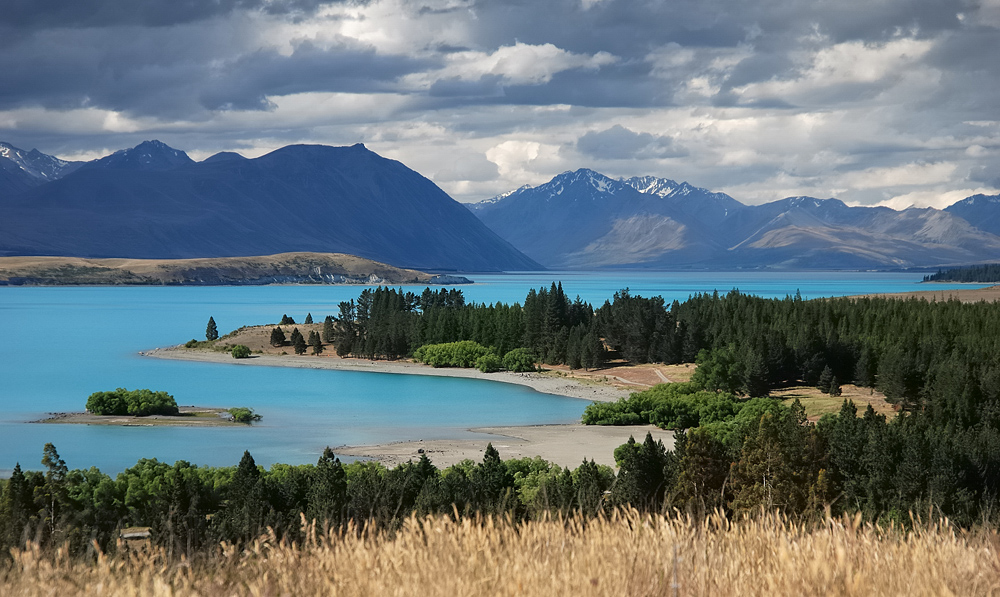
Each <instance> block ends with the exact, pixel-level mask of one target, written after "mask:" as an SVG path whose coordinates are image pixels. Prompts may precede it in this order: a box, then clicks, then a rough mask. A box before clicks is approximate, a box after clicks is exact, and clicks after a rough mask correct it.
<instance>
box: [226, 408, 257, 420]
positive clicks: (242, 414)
mask: <svg viewBox="0 0 1000 597" xmlns="http://www.w3.org/2000/svg"><path fill="white" fill-rule="evenodd" d="M228 412H229V415H230V416H231V417H232V418H233V421H235V422H237V423H246V424H247V425H249V424H250V423H253V422H254V421H259V420H261V418H262V417H261V416H260V415H259V414H257V413H255V412H253V409H252V408H247V407H245V406H238V407H236V408H230V409H229V411H228Z"/></svg>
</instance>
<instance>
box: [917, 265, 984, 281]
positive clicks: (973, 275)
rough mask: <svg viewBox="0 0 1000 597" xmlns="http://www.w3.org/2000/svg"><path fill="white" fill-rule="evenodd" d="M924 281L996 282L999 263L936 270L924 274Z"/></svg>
mask: <svg viewBox="0 0 1000 597" xmlns="http://www.w3.org/2000/svg"><path fill="white" fill-rule="evenodd" d="M924 282H969V283H979V284H996V283H997V282H1000V263H986V264H983V265H969V266H965V267H955V268H951V269H946V270H940V269H939V270H938V271H937V273H933V274H930V275H927V276H924Z"/></svg>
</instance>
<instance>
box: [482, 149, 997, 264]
mask: <svg viewBox="0 0 1000 597" xmlns="http://www.w3.org/2000/svg"><path fill="white" fill-rule="evenodd" d="M469 207H470V209H471V210H472V211H473V213H475V214H476V215H477V216H478V217H479V218H480V219H481V220H482V221H483V222H484V223H485V224H486V225H487V226H489V227H490V228H491V229H493V230H494V231H495V232H496V233H497V234H499V235H500V236H501V237H502V238H504V239H506V240H508V241H509V242H510V243H511V244H512V245H514V246H515V247H517V248H518V249H520V250H521V251H523V252H524V253H525V254H526V255H528V256H529V257H531V258H533V259H535V260H536V261H538V262H539V263H541V264H542V265H545V266H546V267H549V268H569V269H576V268H650V269H675V268H706V269H714V268H761V267H769V268H788V269H894V268H908V267H939V266H948V265H957V264H966V263H982V262H984V261H994V260H1000V236H998V235H1000V196H985V195H977V196H973V197H969V198H968V199H964V200H962V201H959V202H958V203H956V204H954V205H952V206H950V207H948V208H947V209H945V210H937V209H933V208H923V209H920V208H909V209H905V210H902V211H897V210H893V209H890V208H888V207H850V206H848V205H846V204H844V203H843V202H842V201H840V200H838V199H816V198H812V197H789V198H786V199H781V200H779V201H774V202H771V203H765V204H763V205H745V204H743V203H740V202H739V201H737V200H735V199H733V198H732V197H730V196H729V195H726V194H724V193H715V192H711V191H709V190H706V189H702V188H699V187H695V186H692V185H690V184H688V183H686V182H681V183H678V182H675V181H673V180H670V179H665V178H656V177H649V176H646V177H635V178H628V179H613V178H610V177H607V176H605V175H603V174H600V173H598V172H594V171H592V170H587V169H580V170H576V171H574V172H566V173H563V174H561V175H559V176H556V177H555V178H553V179H552V180H551V181H549V182H547V183H545V184H542V185H539V186H537V187H528V186H525V187H521V188H520V189H517V190H516V191H513V192H510V193H505V194H503V195H498V196H496V197H493V198H492V199H487V200H486V201H482V202H480V203H476V204H473V205H470V206H469ZM973 223H975V224H973Z"/></svg>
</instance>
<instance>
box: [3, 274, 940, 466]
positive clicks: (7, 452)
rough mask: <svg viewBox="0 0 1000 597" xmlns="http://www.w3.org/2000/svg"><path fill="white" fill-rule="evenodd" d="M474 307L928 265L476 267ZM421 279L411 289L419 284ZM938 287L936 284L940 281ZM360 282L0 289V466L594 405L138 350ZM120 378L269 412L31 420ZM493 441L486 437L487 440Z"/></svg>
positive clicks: (305, 307) (236, 454) (233, 451)
mask: <svg viewBox="0 0 1000 597" xmlns="http://www.w3.org/2000/svg"><path fill="white" fill-rule="evenodd" d="M470 277H472V278H473V279H475V280H476V282H477V283H476V284H474V285H470V286H463V287H462V290H463V292H464V293H465V295H466V297H467V300H469V301H476V302H495V301H503V302H515V301H518V302H520V301H523V298H524V296H525V294H526V293H527V291H528V289H529V288H537V287H539V286H548V285H549V284H550V283H551V282H552V281H553V280H557V281H561V282H562V283H563V288H564V290H565V291H566V293H567V294H568V295H569V296H570V297H575V296H576V295H580V297H581V298H583V299H584V300H586V301H589V302H591V303H593V304H594V305H595V306H599V305H600V304H602V303H603V302H604V300H605V299H609V298H611V296H612V295H613V294H614V292H615V291H617V290H619V289H621V288H624V287H626V286H627V287H629V288H630V290H631V292H632V294H633V295H636V294H639V295H643V296H653V295H662V296H663V297H664V298H665V299H667V300H668V301H670V300H673V299H678V300H684V299H685V298H687V297H688V296H690V295H691V294H694V293H698V292H712V291H713V290H718V291H719V292H727V291H729V290H731V289H733V288H739V289H740V290H741V291H743V292H747V293H752V294H757V295H761V296H776V297H783V296H786V295H789V294H795V292H796V291H799V292H801V294H802V296H803V297H804V298H816V297H824V296H840V295H851V294H864V293H872V292H903V291H908V290H917V289H920V287H919V286H918V285H917V282H919V281H920V279H921V276H920V275H919V274H896V273H893V274H887V273H866V272H861V273H859V272H833V273H828V272H823V273H816V272H810V273H802V272H799V273H789V272H780V273H775V272H731V273H730V272H721V273H720V272H711V273H709V272H680V273H677V272H613V273H606V272H601V273H584V272H546V273H526V274H506V275H476V276H470ZM422 288H423V287H413V288H412V290H413V291H414V292H419V291H420V290H422ZM934 288H943V286H940V285H935V286H934ZM361 290H362V287H359V286H261V287H124V288H103V287H82V288H70V287H62V288H31V287H21V288H18V287H0V329H2V330H4V334H5V335H6V337H7V340H6V341H4V342H2V343H0V375H2V378H0V475H6V474H9V471H10V469H11V468H13V465H14V463H15V462H20V463H21V466H22V468H27V469H38V468H40V466H41V465H40V459H41V455H42V446H43V445H44V444H45V443H46V442H52V443H53V444H55V445H56V447H57V449H58V450H59V453H60V455H61V456H62V457H63V459H64V460H66V463H67V465H68V466H69V467H70V468H88V467H91V466H96V467H98V468H100V469H101V470H102V471H104V472H106V473H109V474H112V475H113V474H115V473H117V472H119V471H121V470H123V469H125V468H127V467H129V466H132V465H133V464H135V462H136V461H137V460H138V459H139V458H157V459H159V460H161V461H166V462H173V461H175V460H178V459H184V460H188V461H190V462H193V463H196V464H206V465H214V466H225V465H234V464H236V463H237V462H239V459H240V456H241V455H242V453H243V451H244V450H250V451H251V453H252V454H253V455H254V458H255V460H256V461H257V462H258V463H259V464H262V465H265V466H269V465H271V464H273V463H275V462H288V463H295V464H298V463H306V462H315V461H316V459H317V458H318V456H319V454H320V452H321V451H322V450H323V447H324V446H327V445H329V446H338V445H345V444H347V445H350V444H368V443H380V442H387V441H397V440H412V439H421V438H423V439H432V438H445V437H454V438H458V437H477V436H476V435H475V434H471V433H469V432H467V431H465V430H466V429H468V428H470V427H481V426H496V425H523V424H544V423H567V422H573V421H577V420H579V417H580V415H581V413H582V412H583V409H584V407H585V406H586V404H587V403H586V402H585V401H582V400H577V399H571V398H560V397H556V396H549V395H546V394H539V393H537V392H534V391H532V390H530V389H527V388H523V387H520V386H513V385H509V384H503V383H496V382H489V381H479V380H466V379H453V378H435V377H424V376H405V375H392V374H375V373H358V372H349V371H319V370H309V369H286V368H268V367H259V368H258V367H234V366H230V365H223V364H208V363H189V362H180V361H166V360H159V359H152V358H144V357H139V356H138V355H137V353H138V352H139V351H140V350H148V349H151V348H156V347H164V346H170V345H174V344H179V343H183V342H184V341H186V340H188V339H190V338H204V333H205V324H206V322H207V321H208V317H209V316H210V315H211V316H213V317H214V318H215V321H216V322H217V323H218V327H219V331H220V332H221V333H225V332H228V331H229V330H232V329H234V328H237V327H239V326H241V325H249V324H265V323H273V322H276V321H278V320H279V319H280V318H281V315H282V314H285V313H287V314H288V315H290V316H292V317H294V318H295V319H296V320H297V321H301V320H302V319H303V318H304V317H305V315H306V313H307V312H311V313H312V315H313V318H314V319H317V320H322V318H323V317H324V316H326V315H327V314H335V313H336V312H337V304H338V303H339V302H340V301H343V300H349V299H351V298H356V297H357V295H358V294H359V293H360V292H361ZM117 387H126V388H129V389H134V388H150V389H153V390H164V391H167V392H169V393H171V394H173V395H174V397H175V398H176V399H177V402H178V404H184V405H187V404H195V405H210V406H226V407H229V406H249V407H252V408H254V409H255V410H256V411H257V412H259V413H261V414H262V415H263V416H264V419H263V421H262V423H260V424H258V425H255V426H253V427H250V428H209V429H190V428H163V427H153V428H150V427H138V428H136V427H112V426H87V425H38V424H31V423H28V421H32V420H36V419H39V418H43V417H44V416H45V414H46V413H49V412H60V411H79V410H82V409H83V406H84V404H85V402H86V399H87V396H89V395H90V394H91V393H92V392H95V391H99V390H110V389H114V388H117ZM484 443H485V440H484Z"/></svg>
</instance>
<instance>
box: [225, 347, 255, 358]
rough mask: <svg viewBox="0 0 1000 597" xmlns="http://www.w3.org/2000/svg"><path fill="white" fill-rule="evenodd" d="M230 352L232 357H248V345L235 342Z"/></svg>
mask: <svg viewBox="0 0 1000 597" xmlns="http://www.w3.org/2000/svg"><path fill="white" fill-rule="evenodd" d="M229 352H230V354H232V355H233V358H234V359H248V358H250V347H249V346H244V345H242V344H237V345H236V346H234V347H233V349H232V350H231V351H229Z"/></svg>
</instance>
